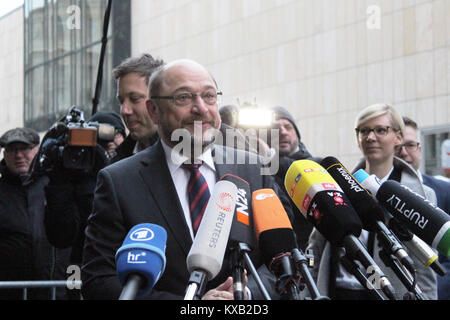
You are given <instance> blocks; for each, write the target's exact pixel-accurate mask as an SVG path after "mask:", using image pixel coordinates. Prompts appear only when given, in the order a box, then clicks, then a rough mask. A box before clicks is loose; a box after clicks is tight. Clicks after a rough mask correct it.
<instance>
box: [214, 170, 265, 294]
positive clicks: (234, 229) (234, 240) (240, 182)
mask: <svg viewBox="0 0 450 320" xmlns="http://www.w3.org/2000/svg"><path fill="white" fill-rule="evenodd" d="M220 180H225V181H230V182H232V183H234V184H235V185H236V187H237V190H238V192H237V196H236V210H235V214H234V216H233V223H232V224H231V231H230V237H229V239H228V250H227V254H228V255H229V256H230V261H231V270H232V276H233V294H234V300H243V299H244V297H245V290H246V288H245V283H244V270H245V266H244V260H245V261H246V262H247V265H248V267H249V268H250V269H251V271H252V274H253V275H254V276H255V280H256V281H257V283H258V285H260V284H262V282H261V283H259V280H260V279H259V275H258V273H257V272H255V271H256V270H255V268H254V266H253V263H252V261H251V260H250V257H249V256H248V253H249V252H250V251H251V250H252V249H253V248H254V247H255V240H256V239H255V234H254V231H253V214H252V198H251V192H250V185H249V183H248V182H247V181H245V180H244V179H242V178H241V177H238V176H235V175H232V174H226V175H224V176H223V177H222V178H221V179H220ZM262 292H263V294H264V293H265V292H267V291H266V290H265V288H264V287H262ZM266 298H267V297H266ZM269 298H270V296H269Z"/></svg>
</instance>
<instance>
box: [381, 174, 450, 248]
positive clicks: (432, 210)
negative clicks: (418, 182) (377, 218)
mask: <svg viewBox="0 0 450 320" xmlns="http://www.w3.org/2000/svg"><path fill="white" fill-rule="evenodd" d="M376 197H377V199H378V201H379V202H380V203H381V204H382V205H383V206H385V207H386V208H387V209H388V210H389V212H390V213H391V214H392V215H393V216H394V217H395V218H397V219H398V220H400V221H401V222H403V223H404V224H406V225H407V227H408V228H409V229H410V230H411V231H412V232H413V233H414V234H416V235H417V236H418V237H419V238H421V239H422V240H423V241H425V242H426V243H428V244H429V245H430V246H432V247H433V248H435V249H437V250H438V251H439V252H440V253H442V254H443V255H446V256H449V255H450V216H449V215H448V214H446V213H445V212H444V211H442V210H441V209H439V208H438V207H436V206H434V205H433V204H432V203H431V202H429V201H428V200H426V199H425V198H424V197H422V196H421V195H419V194H417V193H415V192H413V191H412V190H411V189H409V188H408V187H406V186H404V185H402V184H400V183H398V182H397V181H393V180H387V181H385V182H384V183H382V184H381V186H380V188H379V189H378V192H377V195H376Z"/></svg>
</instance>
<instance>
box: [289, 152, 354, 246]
mask: <svg viewBox="0 0 450 320" xmlns="http://www.w3.org/2000/svg"><path fill="white" fill-rule="evenodd" d="M284 183H285V187H286V191H287V193H288V195H289V196H290V197H291V199H292V201H293V202H294V203H295V205H296V206H297V207H298V209H299V210H300V212H301V213H302V214H303V215H304V216H305V217H306V219H307V220H308V221H310V222H311V223H312V224H313V225H314V226H315V227H316V228H317V230H318V231H319V232H320V233H321V234H322V235H323V236H324V237H325V238H326V239H327V240H328V241H330V242H331V243H332V244H334V245H337V246H341V245H342V241H343V239H344V238H345V237H346V236H347V235H350V234H352V235H354V236H356V237H359V235H360V234H361V228H362V226H361V220H360V219H359V217H358V215H357V214H356V212H355V210H354V209H353V207H352V206H351V204H350V201H349V200H348V199H347V197H346V195H345V193H344V192H343V191H342V189H341V188H340V186H339V185H338V184H337V182H336V181H335V180H334V179H333V178H332V177H331V176H330V174H329V173H328V172H327V171H326V170H325V169H324V168H323V167H322V166H321V165H319V164H318V163H317V162H314V161H311V160H297V161H295V162H294V163H292V165H291V166H290V167H289V169H288V171H287V173H286V177H285V182H284Z"/></svg>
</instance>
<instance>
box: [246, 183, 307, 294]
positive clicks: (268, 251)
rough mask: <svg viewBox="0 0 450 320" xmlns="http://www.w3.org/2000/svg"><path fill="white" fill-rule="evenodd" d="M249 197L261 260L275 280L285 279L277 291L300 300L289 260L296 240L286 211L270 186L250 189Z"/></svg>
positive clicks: (295, 246)
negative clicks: (250, 196)
mask: <svg viewBox="0 0 450 320" xmlns="http://www.w3.org/2000/svg"><path fill="white" fill-rule="evenodd" d="M252 200H253V201H252V203H253V218H254V223H255V232H256V235H257V239H258V245H259V248H260V251H261V255H262V258H263V261H264V263H265V264H266V266H267V267H268V269H269V270H270V271H271V272H272V273H273V274H274V275H275V276H276V277H277V282H282V281H283V280H286V285H281V286H277V290H278V292H279V293H280V295H281V296H287V297H288V298H289V299H290V300H300V295H299V291H300V290H299V287H298V284H297V282H299V279H297V275H296V274H295V272H294V270H295V269H294V266H293V264H292V261H291V252H292V250H294V249H296V248H297V243H296V241H295V236H294V232H293V230H292V226H291V222H290V221H289V218H288V216H287V214H286V211H285V210H284V208H283V205H282V204H281V201H280V199H279V198H278V196H277V194H276V193H275V192H274V191H273V190H272V189H260V190H256V191H254V192H253V194H252ZM280 280H281V281H280Z"/></svg>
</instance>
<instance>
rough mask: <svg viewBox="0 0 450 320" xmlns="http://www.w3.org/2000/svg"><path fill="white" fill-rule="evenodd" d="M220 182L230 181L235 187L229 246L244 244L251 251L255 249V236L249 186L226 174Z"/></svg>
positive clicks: (238, 178) (240, 179) (243, 181)
mask: <svg viewBox="0 0 450 320" xmlns="http://www.w3.org/2000/svg"><path fill="white" fill-rule="evenodd" d="M220 180H224V181H230V182H232V183H234V184H235V185H236V187H237V196H236V210H235V214H234V217H233V223H232V225H231V231H230V238H229V244H230V245H232V246H234V245H236V244H238V243H245V244H247V245H248V246H249V247H250V248H251V249H253V248H255V235H254V230H253V214H252V212H253V210H252V198H251V196H252V195H251V191H250V185H249V183H248V182H247V181H245V180H244V179H242V178H241V177H238V176H235V175H232V174H226V175H224V176H223V177H222V178H221V179H220Z"/></svg>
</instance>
